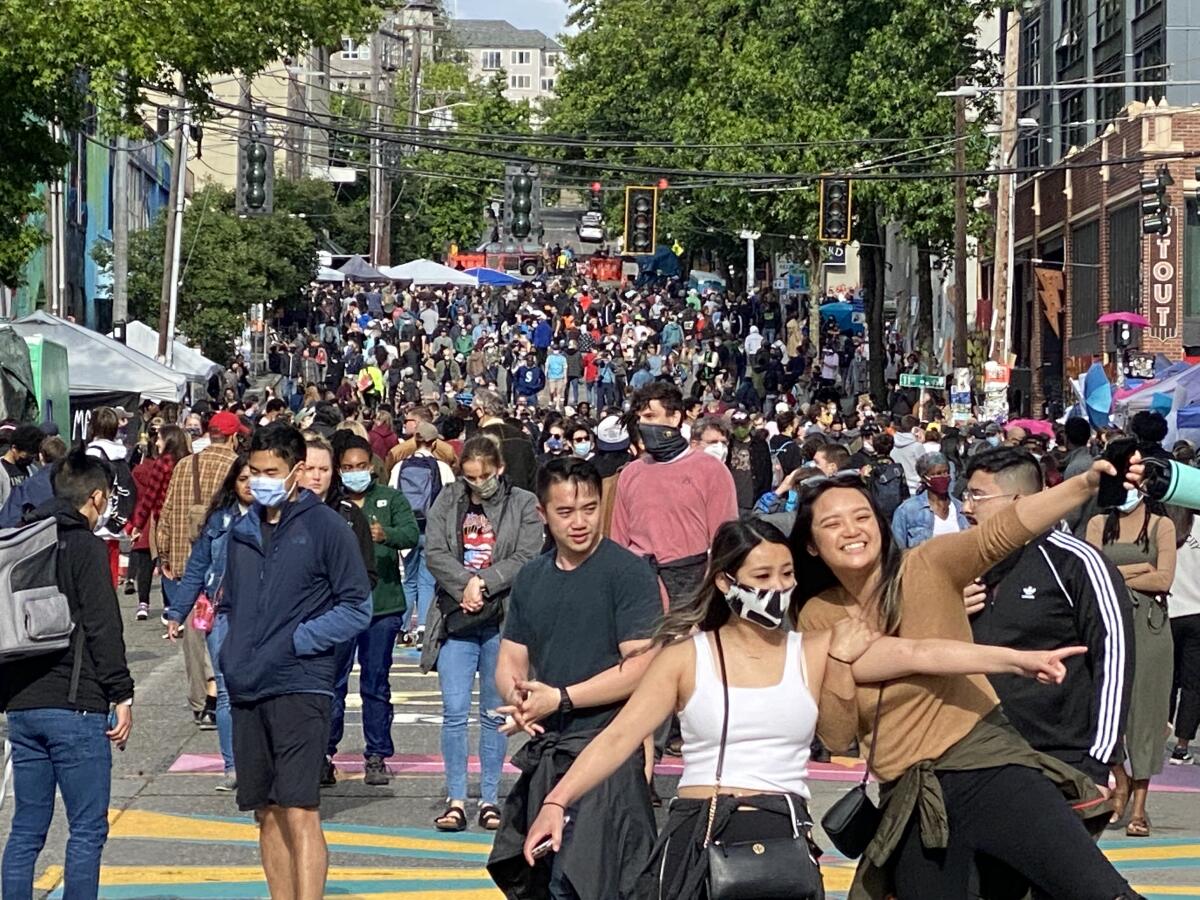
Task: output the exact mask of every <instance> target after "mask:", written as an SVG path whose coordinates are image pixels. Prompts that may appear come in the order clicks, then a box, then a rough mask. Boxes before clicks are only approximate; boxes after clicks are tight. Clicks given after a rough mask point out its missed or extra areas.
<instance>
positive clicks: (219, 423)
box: [208, 410, 250, 435]
mask: <svg viewBox="0 0 1200 900" xmlns="http://www.w3.org/2000/svg"><path fill="white" fill-rule="evenodd" d="M208 430H209V431H219V432H220V433H221V434H224V435H231V434H249V433H250V429H249V428H247V427H246V426H245V425H243V424H242V420H241V419H239V418H238V417H237V416H235V415H234V414H233V413H231V412H229V411H227V410H221V411H220V412H219V413H217V414H216V415H214V416H213V417H212V418H211V419H209V420H208Z"/></svg>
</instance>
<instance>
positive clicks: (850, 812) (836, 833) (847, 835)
mask: <svg viewBox="0 0 1200 900" xmlns="http://www.w3.org/2000/svg"><path fill="white" fill-rule="evenodd" d="M882 710H883V685H882V684H881V685H880V686H879V702H878V703H877V704H876V705H875V727H874V729H873V733H874V735H875V736H874V738H873V740H872V741H871V751H870V752H869V753H868V754H867V770H866V771H865V772H863V778H862V781H860V782H859V783H858V784H856V785H855V786H854V787H852V788H851V789H850V790H849V791H847V792H846V794H845V796H843V797H842V798H841V799H840V800H838V802H837V803H835V804H833V806H831V807H829V809H828V810H827V811H826V813H825V815H824V816H822V817H821V827H822V828H823V829H825V834H826V835H827V836H828V837H829V841H830V843H831V844H833V846H835V847H836V848H837V850H838V852H839V853H841V854H842V856H844V857H846V858H847V859H858V857H860V856H862V855H863V853H864V852H866V849H867V847H868V845H869V844H870V843H871V841H872V840H874V838H875V832H876V831H878V830H879V823H880V821H881V820H882V819H883V813H882V812H881V811H880V809H879V807H878V806H876V805H875V804H874V803H872V802H871V798H870V796H869V795H868V794H867V781H868V780H869V779H870V777H871V763H872V762H874V761H875V746H876V745H877V744H878V743H879V714H880V712H881V711H882Z"/></svg>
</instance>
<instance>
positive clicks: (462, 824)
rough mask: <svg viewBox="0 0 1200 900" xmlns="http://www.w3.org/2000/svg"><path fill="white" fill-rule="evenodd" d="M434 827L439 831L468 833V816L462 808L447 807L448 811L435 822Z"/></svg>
mask: <svg viewBox="0 0 1200 900" xmlns="http://www.w3.org/2000/svg"><path fill="white" fill-rule="evenodd" d="M447 819H450V820H453V821H449V822H448V821H446V820H447ZM433 826H434V827H435V828H436V829H437V830H438V831H466V830H467V814H466V812H465V811H464V810H463V809H462V808H461V807H458V806H447V807H446V811H445V812H444V813H442V814H441V815H440V816H438V817H437V818H436V819H434V820H433Z"/></svg>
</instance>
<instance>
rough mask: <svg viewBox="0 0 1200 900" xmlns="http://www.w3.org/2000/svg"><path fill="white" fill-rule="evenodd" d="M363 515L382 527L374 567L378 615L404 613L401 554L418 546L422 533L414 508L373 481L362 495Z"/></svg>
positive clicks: (396, 492)
mask: <svg viewBox="0 0 1200 900" xmlns="http://www.w3.org/2000/svg"><path fill="white" fill-rule="evenodd" d="M361 509H362V513H363V515H364V516H366V517H367V521H368V522H378V523H379V524H380V525H381V526H382V527H383V532H384V535H385V537H384V540H383V541H382V542H380V541H376V542H375V567H376V568H377V569H378V570H379V582H378V583H377V584H376V585H375V593H374V600H375V613H374V614H375V615H377V616H382V615H388V614H391V613H403V612H404V610H405V608H406V604H405V600H404V580H403V579H402V578H401V577H400V551H401V550H408V549H409V548H411V547H415V546H417V542H418V541H419V540H420V539H421V532H420V531H419V530H418V528H417V519H416V517H415V516H414V515H413V511H412V507H411V506H409V505H408V501H407V500H405V499H404V495H403V494H401V493H400V492H399V491H397V490H394V489H393V488H390V487H388V486H387V485H383V484H380V483H379V482H378V481H373V482H372V483H371V486H370V487H369V488H367V492H366V493H365V494H364V495H363V505H362V507H361Z"/></svg>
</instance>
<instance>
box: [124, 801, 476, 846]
mask: <svg viewBox="0 0 1200 900" xmlns="http://www.w3.org/2000/svg"><path fill="white" fill-rule="evenodd" d="M109 823H110V830H109V836H110V837H118V838H157V839H159V840H164V839H165V840H171V839H175V840H187V841H251V842H253V843H258V826H257V825H255V824H254V823H253V822H246V823H244V824H243V823H239V822H217V821H212V820H210V819H191V818H188V817H186V816H172V815H167V814H165V813H154V812H145V811H143V810H136V809H135V810H128V811H126V812H123V813H122V812H118V811H116V810H110V811H109ZM325 840H326V842H328V843H330V844H352V845H354V846H356V847H381V848H385V849H391V850H436V851H440V852H443V853H462V854H464V855H466V856H467V857H468V858H472V857H473V858H479V857H483V856H487V854H488V853H489V852H490V850H491V848H490V847H489V846H488V845H487V844H483V843H472V842H468V841H454V840H442V839H433V838H417V837H400V836H397V835H390V834H370V833H363V832H361V831H341V830H340V829H338V828H337V826H335V825H328V824H326V825H325Z"/></svg>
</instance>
